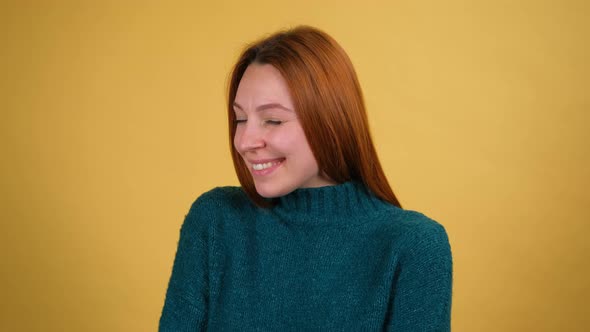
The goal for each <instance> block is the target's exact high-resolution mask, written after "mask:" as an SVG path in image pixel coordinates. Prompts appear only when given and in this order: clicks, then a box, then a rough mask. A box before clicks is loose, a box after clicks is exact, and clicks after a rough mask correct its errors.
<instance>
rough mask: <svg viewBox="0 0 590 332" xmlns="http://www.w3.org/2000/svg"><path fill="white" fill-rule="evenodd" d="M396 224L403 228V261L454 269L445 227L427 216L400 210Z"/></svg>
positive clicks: (401, 243) (400, 243) (401, 238)
mask: <svg viewBox="0 0 590 332" xmlns="http://www.w3.org/2000/svg"><path fill="white" fill-rule="evenodd" d="M399 210H400V211H399V219H398V220H397V222H396V223H395V224H397V227H399V228H401V230H402V231H401V233H403V234H402V236H400V238H399V240H400V241H399V243H398V244H399V246H400V250H401V252H402V253H403V254H402V257H401V259H402V261H404V262H406V263H409V262H413V263H420V264H426V265H428V264H435V265H442V266H446V269H449V270H450V269H451V267H452V254H451V246H450V243H449V237H448V234H447V231H446V229H445V227H444V226H443V225H442V224H440V223H439V222H437V221H435V220H433V219H431V218H429V217H427V216H426V215H424V214H422V213H420V212H417V211H411V210H402V209H399Z"/></svg>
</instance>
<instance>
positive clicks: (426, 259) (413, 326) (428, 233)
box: [387, 222, 453, 332]
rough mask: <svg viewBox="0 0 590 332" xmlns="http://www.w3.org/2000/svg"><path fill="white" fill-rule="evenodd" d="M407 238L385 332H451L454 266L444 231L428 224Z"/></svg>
mask: <svg viewBox="0 0 590 332" xmlns="http://www.w3.org/2000/svg"><path fill="white" fill-rule="evenodd" d="M420 229H421V230H420V232H416V233H414V234H412V236H410V237H409V238H408V239H407V241H406V243H405V248H404V249H405V251H404V253H403V254H402V257H400V264H399V265H398V270H397V271H396V279H395V280H394V284H393V307H392V310H391V316H390V317H389V319H390V321H389V324H388V326H387V330H390V331H396V332H404V331H413V332H414V331H450V329H451V295H452V286H453V262H452V256H451V248H450V245H449V240H448V237H447V233H446V231H445V229H444V228H443V227H442V226H441V225H439V224H436V223H432V222H429V223H427V224H426V227H420Z"/></svg>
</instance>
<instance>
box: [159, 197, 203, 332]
mask: <svg viewBox="0 0 590 332" xmlns="http://www.w3.org/2000/svg"><path fill="white" fill-rule="evenodd" d="M203 201H204V199H203V197H202V196H201V198H199V199H197V201H196V202H195V203H194V204H193V205H192V206H191V209H190V211H189V213H188V215H187V216H186V217H185V219H184V223H183V224H182V227H181V229H180V240H179V242H178V249H177V251H176V257H175V259H174V266H173V268H172V275H171V277H170V281H169V283H168V290H167V292H166V300H165V302H164V307H163V309H162V315H161V317H160V324H159V331H160V332H165V331H175V332H182V331H202V330H205V327H206V323H207V322H206V319H207V301H208V293H209V291H208V267H207V266H208V263H207V261H208V259H207V255H208V240H209V235H208V223H207V217H206V213H207V212H208V211H207V209H206V208H205V206H204V205H205V203H204V202H203Z"/></svg>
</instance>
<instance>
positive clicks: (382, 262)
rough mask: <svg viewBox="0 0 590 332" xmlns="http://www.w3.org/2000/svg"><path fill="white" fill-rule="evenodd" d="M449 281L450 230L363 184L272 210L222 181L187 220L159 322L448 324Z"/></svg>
mask: <svg viewBox="0 0 590 332" xmlns="http://www.w3.org/2000/svg"><path fill="white" fill-rule="evenodd" d="M451 291H452V258H451V250H450V246H449V241H448V238H447V234H446V232H445V229H444V228H443V227H442V226H441V225H440V224H438V223H436V222H435V221H433V220H431V219H429V218H427V217H426V216H424V215H422V214H420V213H418V212H413V211H407V210H402V209H399V208H397V207H394V206H392V205H391V204H389V203H386V202H384V201H381V200H379V199H378V198H376V197H375V196H373V195H372V194H370V193H369V192H368V191H367V190H366V189H365V187H364V186H363V185H361V184H359V183H356V182H347V183H344V184H339V185H336V186H327V187H321V188H306V189H297V190H296V191H294V192H292V193H290V194H288V195H286V196H284V197H281V198H279V199H278V204H277V205H276V206H274V207H272V208H269V209H263V208H259V207H256V206H255V205H253V204H252V203H251V201H250V200H249V199H248V198H247V196H246V195H245V193H244V192H243V191H242V190H241V189H240V188H237V187H223V188H216V189H214V190H212V191H210V192H207V193H205V194H203V195H202V196H201V197H200V198H199V199H197V200H196V202H195V203H194V204H193V205H192V207H191V209H190V211H189V213H188V215H187V216H186V218H185V220H184V224H183V225H182V228H181V230H180V241H179V244H178V250H177V252H176V258H175V261H174V267H173V269H172V276H171V278H170V282H169V285H168V290H167V293H166V301H165V303H164V308H163V310H162V316H161V318H160V331H204V330H211V331H380V330H386V331H396V332H403V331H449V330H450V313H451Z"/></svg>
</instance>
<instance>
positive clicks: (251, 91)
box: [234, 64, 333, 197]
mask: <svg viewBox="0 0 590 332" xmlns="http://www.w3.org/2000/svg"><path fill="white" fill-rule="evenodd" d="M234 112H235V113H236V121H237V124H236V134H235V136H234V147H235V148H236V150H237V151H238V153H239V154H240V155H241V156H242V158H243V159H244V162H245V163H246V166H247V167H248V170H249V171H250V174H251V175H252V178H253V179H254V185H255V186H256V191H257V192H258V194H259V195H260V196H262V197H279V196H283V195H286V194H288V193H290V192H292V191H293V190H295V189H297V188H306V187H321V186H326V185H331V184H333V182H331V181H329V180H328V179H326V178H324V177H322V176H320V174H319V170H318V165H317V162H316V160H315V158H314V156H313V153H312V152H311V149H310V147H309V144H308V143H307V139H306V138H305V134H304V132H303V128H302V127H301V124H300V122H299V119H298V118H297V114H296V113H295V109H294V107H293V102H292V100H291V95H290V93H289V89H288V87H287V83H286V82H285V80H284V79H283V76H282V75H281V73H280V72H279V71H278V70H277V69H276V68H275V67H273V66H272V65H268V64H264V65H261V64H251V65H250V66H248V68H247V69H246V71H245V72H244V75H243V77H242V80H241V81H240V84H239V86H238V90H237V92H236V98H235V100H234Z"/></svg>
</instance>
